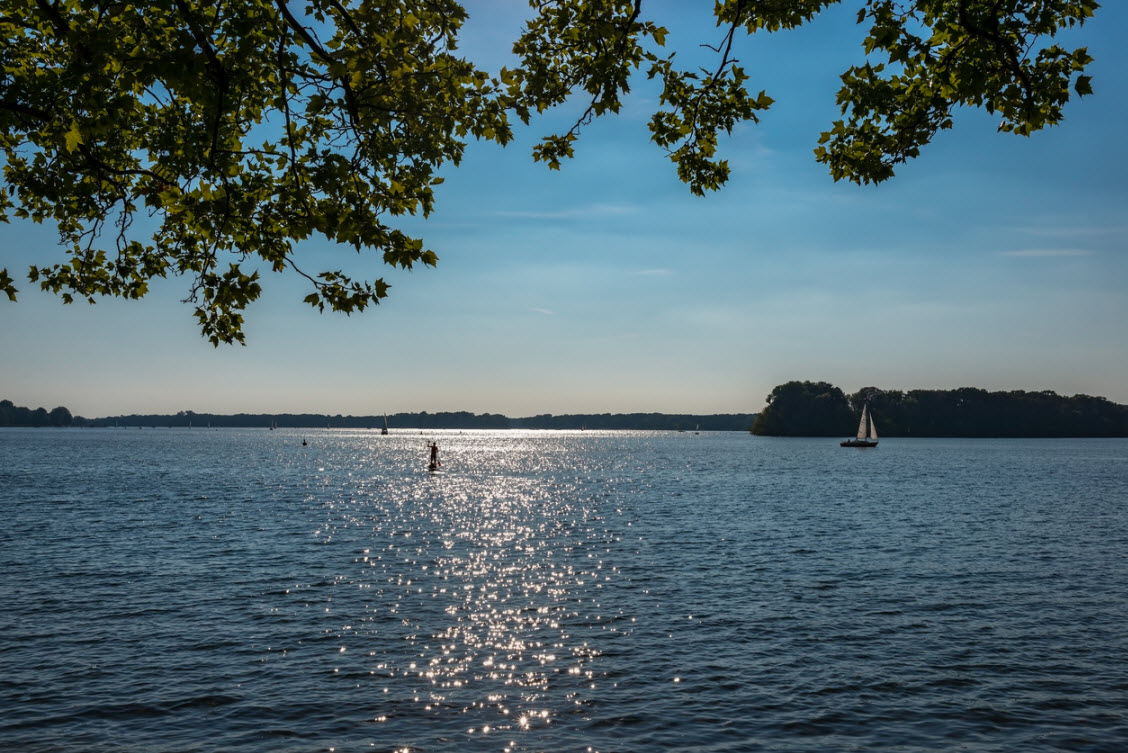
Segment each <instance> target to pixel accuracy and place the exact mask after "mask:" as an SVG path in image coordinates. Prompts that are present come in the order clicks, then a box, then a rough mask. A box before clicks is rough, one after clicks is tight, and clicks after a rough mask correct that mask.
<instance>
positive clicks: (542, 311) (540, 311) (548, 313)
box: [529, 306, 552, 316]
mask: <svg viewBox="0 0 1128 753" xmlns="http://www.w3.org/2000/svg"><path fill="white" fill-rule="evenodd" d="M529 310H530V311H535V312H536V313H538V314H544V315H545V316H552V309H542V308H537V307H535V306H534V307H533V308H531V309H529Z"/></svg>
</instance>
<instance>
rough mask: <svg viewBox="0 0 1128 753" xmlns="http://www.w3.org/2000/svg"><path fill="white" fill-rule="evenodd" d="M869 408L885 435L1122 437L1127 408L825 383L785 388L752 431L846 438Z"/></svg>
mask: <svg viewBox="0 0 1128 753" xmlns="http://www.w3.org/2000/svg"><path fill="white" fill-rule="evenodd" d="M866 404H868V405H869V408H870V412H871V413H872V415H873V416H874V420H875V421H876V423H877V427H878V430H879V433H880V434H881V436H885V437H909V436H917V437H1126V436H1128V406H1124V405H1119V404H1117V403H1114V402H1111V401H1110V400H1108V399H1106V398H1103V397H1092V396H1090V395H1074V396H1073V397H1066V396H1065V395H1058V394H1057V393H1055V392H1052V391H1050V390H1045V391H1042V392H1025V391H1022V390H1013V391H1010V392H988V391H986V390H981V389H976V388H974V387H963V388H960V389H955V390H909V391H908V392H903V391H901V390H882V389H878V388H877V387H864V388H862V389H861V390H858V391H857V392H855V393H854V394H853V395H846V394H844V393H843V392H842V390H840V389H839V388H838V387H835V386H834V385H832V384H829V383H827V382H788V383H787V384H781V385H779V386H778V387H776V388H775V389H773V390H772V392H771V394H770V395H768V405H767V407H766V408H764V410H763V411H761V412H760V414H759V415H758V416H757V418H756V421H755V423H754V424H753V425H752V433H753V434H762V435H770V436H850V435H852V434H853V433H854V431H855V429H856V427H857V425H858V420H859V418H860V417H861V412H862V407H863V406H864V405H866Z"/></svg>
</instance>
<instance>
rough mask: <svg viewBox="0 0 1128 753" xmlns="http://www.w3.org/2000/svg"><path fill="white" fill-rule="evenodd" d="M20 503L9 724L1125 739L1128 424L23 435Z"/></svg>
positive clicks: (0, 626) (403, 740)
mask: <svg viewBox="0 0 1128 753" xmlns="http://www.w3.org/2000/svg"><path fill="white" fill-rule="evenodd" d="M303 437H304V438H305V439H307V441H308V442H309V445H308V446H306V447H303V446H301V439H302V438H303ZM431 438H436V439H437V440H438V441H439V443H440V446H441V447H442V450H443V451H442V459H443V462H444V465H443V469H442V471H441V472H439V473H435V474H429V473H427V472H426V471H425V469H424V463H425V460H426V449H425V444H424V442H425V440H426V439H431ZM0 513H2V515H3V519H4V520H3V525H2V526H0V749H3V750H19V751H239V752H243V751H263V752H266V751H271V752H273V751H329V750H334V751H372V750H375V751H389V752H390V751H418V752H420V753H421V752H423V751H499V752H501V751H504V752H507V753H509V752H512V753H516V752H517V751H588V750H591V751H624V752H628V751H678V750H681V751H758V750H762V751H851V750H857V751H875V750H889V751H938V750H966V751H1008V752H1009V751H1067V750H1068V751H1110V752H1111V751H1123V750H1125V749H1128V748H1126V746H1128V442H1126V441H1123V440H1035V441H1023V440H897V439H888V440H882V442H881V446H880V447H879V448H878V449H876V450H851V449H843V448H840V447H838V444H837V442H836V441H834V440H825V439H792V440H785V439H766V438H757V437H751V436H749V435H747V434H735V433H734V434H710V433H705V434H701V435H696V434H692V433H684V434H657V433H656V434H647V433H625V432H624V433H597V432H573V433H568V432H528V433H524V432H466V433H457V432H445V433H444V432H433V433H429V434H427V435H426V437H424V436H422V435H419V434H417V433H393V434H392V435H390V436H383V437H382V436H379V434H378V433H376V432H361V431H333V430H322V431H307V432H300V431H297V430H278V431H265V430H223V431H208V430H201V429H196V430H191V431H189V430H184V429H168V430H162V429H158V430H152V429H145V430H124V429H122V430H58V431H50V430H0Z"/></svg>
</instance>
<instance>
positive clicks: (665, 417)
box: [75, 410, 756, 431]
mask: <svg viewBox="0 0 1128 753" xmlns="http://www.w3.org/2000/svg"><path fill="white" fill-rule="evenodd" d="M755 418H756V416H755V414H749V413H734V414H722V415H707V416H696V415H689V414H676V415H671V414H665V413H626V414H624V413H600V414H569V415H562V416H554V415H551V414H547V413H546V414H543V415H539V416H531V417H528V418H509V417H507V416H503V415H500V414H496V413H481V414H474V413H469V412H467V411H457V412H442V413H428V412H426V411H423V412H420V413H395V414H391V415H389V416H388V417H387V421H388V426H389V427H391V428H393V429H396V428H399V429H592V430H598V429H604V430H607V429H634V430H651V431H679V430H680V431H693V430H701V431H747V430H748V429H749V428H750V427H751V426H752V422H753V421H754V420H755ZM75 423H76V425H82V426H128V427H138V426H143V427H153V428H156V427H162V426H163V427H188V426H191V427H193V428H202V427H207V426H211V427H213V428H235V427H241V428H247V427H252V428H253V427H261V428H270V427H272V426H273V427H275V428H279V429H283V428H302V429H306V428H333V429H381V428H383V426H384V416H342V415H340V414H337V415H335V416H334V415H328V414H321V413H238V414H235V415H221V414H215V413H196V412H194V411H190V410H186V411H180V412H178V413H176V414H175V415H164V414H149V415H138V414H133V415H128V416H109V417H106V418H98V419H89V420H87V419H83V420H82V421H81V422H79V421H76V422H75Z"/></svg>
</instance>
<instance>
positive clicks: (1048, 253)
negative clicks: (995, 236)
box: [999, 248, 1093, 259]
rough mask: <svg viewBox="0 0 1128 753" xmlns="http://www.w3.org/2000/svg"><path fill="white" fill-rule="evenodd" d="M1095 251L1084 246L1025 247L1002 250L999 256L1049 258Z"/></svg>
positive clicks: (1085, 254)
mask: <svg viewBox="0 0 1128 753" xmlns="http://www.w3.org/2000/svg"><path fill="white" fill-rule="evenodd" d="M1092 255H1093V252H1092V251H1088V250H1086V249H1083V248H1023V249H1018V250H1016V251H1000V252H999V256H1011V257H1022V258H1030V259H1034V258H1037V259H1048V258H1057V257H1071V256H1092Z"/></svg>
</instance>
